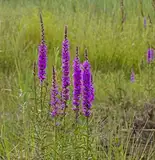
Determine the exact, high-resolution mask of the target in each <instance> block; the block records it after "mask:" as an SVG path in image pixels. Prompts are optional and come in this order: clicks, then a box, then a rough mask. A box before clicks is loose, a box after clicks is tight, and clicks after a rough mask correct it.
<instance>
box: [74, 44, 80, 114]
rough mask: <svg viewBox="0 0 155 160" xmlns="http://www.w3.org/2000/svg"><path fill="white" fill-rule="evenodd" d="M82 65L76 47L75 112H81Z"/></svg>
mask: <svg viewBox="0 0 155 160" xmlns="http://www.w3.org/2000/svg"><path fill="white" fill-rule="evenodd" d="M81 76H82V75H81V64H80V59H79V48H78V47H76V58H75V59H74V61H73V106H74V107H73V110H74V111H77V112H78V111H79V106H80V98H81Z"/></svg>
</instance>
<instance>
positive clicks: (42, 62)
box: [38, 14, 47, 83]
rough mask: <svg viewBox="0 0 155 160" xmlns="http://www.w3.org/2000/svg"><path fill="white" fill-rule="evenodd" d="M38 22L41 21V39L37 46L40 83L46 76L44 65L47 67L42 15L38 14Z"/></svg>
mask: <svg viewBox="0 0 155 160" xmlns="http://www.w3.org/2000/svg"><path fill="white" fill-rule="evenodd" d="M40 23H41V33H42V35H41V36H42V40H41V43H40V45H39V48H38V52H39V53H38V78H39V79H40V82H41V83H42V82H43V81H44V79H45V78H46V67H47V46H46V44H45V33H44V24H43V20H42V15H41V14H40Z"/></svg>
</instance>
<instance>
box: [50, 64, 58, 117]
mask: <svg viewBox="0 0 155 160" xmlns="http://www.w3.org/2000/svg"><path fill="white" fill-rule="evenodd" d="M52 75H53V78H52V88H51V101H50V105H51V109H52V111H51V115H52V117H55V116H57V115H58V108H59V104H60V101H59V99H58V94H59V92H58V86H57V84H56V71H55V68H54V66H53V72H52Z"/></svg>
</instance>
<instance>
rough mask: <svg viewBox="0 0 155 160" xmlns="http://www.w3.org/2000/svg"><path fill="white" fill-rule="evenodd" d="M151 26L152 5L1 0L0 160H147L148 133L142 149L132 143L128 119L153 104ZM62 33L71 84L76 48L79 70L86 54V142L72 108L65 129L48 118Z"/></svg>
mask: <svg viewBox="0 0 155 160" xmlns="http://www.w3.org/2000/svg"><path fill="white" fill-rule="evenodd" d="M122 3H123V5H122ZM40 12H41V13H42V17H43V21H44V28H45V40H46V45H47V47H48V67H47V79H46V82H45V84H44V89H43V93H44V111H43V113H42V115H43V117H42V118H39V119H37V118H36V117H37V114H39V112H40V110H39V109H38V111H37V113H36V112H35V110H34V106H36V107H38V108H39V107H40V104H39V102H40V100H39V98H40V90H39V86H40V84H39V80H38V78H37V73H36V79H35V80H34V75H33V72H34V71H33V64H34V62H35V61H36V62H37V59H38V45H39V44H40V41H41V29H40V19H39V13H40ZM144 19H146V26H145V25H144ZM154 24H155V1H154V0H143V1H142V0H137V1H135V0H42V1H41V0H0V160H85V159H87V160H88V159H89V160H104V159H105V160H128V159H129V160H154V159H155V152H154V150H155V141H153V142H151V143H150V142H149V140H150V139H152V137H154V131H153V132H151V134H150V135H149V136H147V138H146V139H147V140H146V141H145V143H144V144H142V142H141V141H139V139H140V138H137V137H136V140H135V141H136V142H134V140H133V138H132V136H133V134H132V124H133V119H134V116H135V115H136V114H139V113H141V111H142V110H143V108H144V105H145V103H151V105H154V104H155V68H154V67H155V63H154V61H152V62H151V63H148V62H147V51H148V49H149V48H153V49H154V48H155V32H154V30H155V25H154ZM65 25H67V26H68V39H69V43H70V56H71V78H72V61H73V59H74V57H75V48H76V46H79V54H80V59H81V62H83V61H84V49H85V48H87V49H88V57H89V61H90V63H91V68H92V72H93V80H94V87H95V101H94V102H93V106H92V116H91V117H90V118H89V134H88V132H87V131H88V130H87V129H88V128H87V127H86V118H85V117H84V116H83V115H82V114H80V116H79V123H77V124H76V123H75V115H74V114H75V113H74V112H73V111H72V102H71V101H70V102H69V105H68V108H67V113H68V114H67V115H66V119H65V128H63V127H64V126H63V123H62V121H63V120H62V117H57V119H55V120H54V119H53V118H51V117H50V115H48V111H50V108H49V99H50V88H51V83H52V66H53V65H54V66H55V67H56V70H57V79H58V85H59V86H61V50H62V41H63V38H64V37H63V35H64V26H65ZM132 70H133V71H134V73H135V81H134V82H131V80H130V75H131V71H132ZM34 84H36V89H35V88H34ZM70 89H71V92H70V93H71V96H72V87H71V88H70ZM35 91H36V94H35ZM153 120H154V122H155V118H153V119H152V121H153ZM55 124H57V125H55ZM148 129H152V128H148ZM153 129H155V128H153ZM141 136H142V134H140V136H139V137H141ZM88 137H89V138H88ZM88 139H89V141H88Z"/></svg>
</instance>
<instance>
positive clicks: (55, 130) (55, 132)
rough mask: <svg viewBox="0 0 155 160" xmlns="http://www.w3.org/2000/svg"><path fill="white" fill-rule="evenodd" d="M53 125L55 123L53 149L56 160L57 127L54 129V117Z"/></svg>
mask: <svg viewBox="0 0 155 160" xmlns="http://www.w3.org/2000/svg"><path fill="white" fill-rule="evenodd" d="M54 123H55V126H54V127H55V128H54V137H55V138H54V141H55V142H54V145H55V146H54V148H55V156H54V157H55V160H56V159H57V127H56V117H55V119H54Z"/></svg>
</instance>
